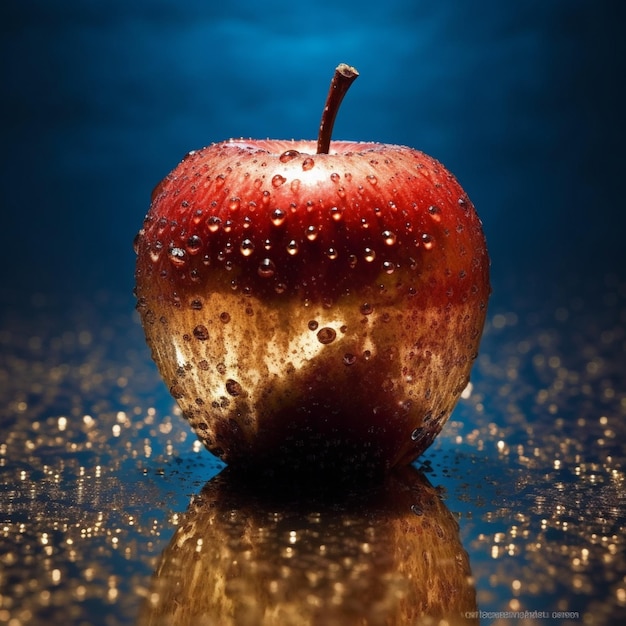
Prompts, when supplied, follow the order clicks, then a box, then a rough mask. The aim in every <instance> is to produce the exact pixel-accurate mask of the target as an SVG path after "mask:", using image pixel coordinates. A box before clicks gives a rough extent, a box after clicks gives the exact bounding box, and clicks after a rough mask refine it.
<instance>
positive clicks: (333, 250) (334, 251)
mask: <svg viewBox="0 0 626 626" xmlns="http://www.w3.org/2000/svg"><path fill="white" fill-rule="evenodd" d="M326 256H327V257H328V258H329V259H330V260H331V261H334V260H335V259H336V258H337V257H338V256H339V253H338V252H337V249H336V248H328V250H326Z"/></svg>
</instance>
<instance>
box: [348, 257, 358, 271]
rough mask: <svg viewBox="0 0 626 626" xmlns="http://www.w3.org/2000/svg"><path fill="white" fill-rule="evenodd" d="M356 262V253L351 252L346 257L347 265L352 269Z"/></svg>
mask: <svg viewBox="0 0 626 626" xmlns="http://www.w3.org/2000/svg"><path fill="white" fill-rule="evenodd" d="M358 262H359V260H358V259H357V257H356V254H351V255H350V256H349V257H348V265H350V267H351V268H352V269H354V268H355V267H356V265H357V263H358Z"/></svg>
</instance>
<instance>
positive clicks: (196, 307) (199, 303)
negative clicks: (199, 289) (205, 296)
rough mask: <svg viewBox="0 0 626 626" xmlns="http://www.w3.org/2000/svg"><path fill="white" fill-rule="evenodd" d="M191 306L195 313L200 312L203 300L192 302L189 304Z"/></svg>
mask: <svg viewBox="0 0 626 626" xmlns="http://www.w3.org/2000/svg"><path fill="white" fill-rule="evenodd" d="M189 306H190V307H191V308H192V309H193V310H194V311H200V310H202V300H199V299H198V298H196V299H194V300H192V301H191V302H190V303H189Z"/></svg>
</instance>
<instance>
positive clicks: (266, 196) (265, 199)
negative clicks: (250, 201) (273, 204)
mask: <svg viewBox="0 0 626 626" xmlns="http://www.w3.org/2000/svg"><path fill="white" fill-rule="evenodd" d="M271 196H272V194H271V193H270V192H269V191H267V189H266V190H265V191H264V192H263V195H262V196H261V203H262V204H263V205H264V206H267V205H268V204H269V203H270V198H271Z"/></svg>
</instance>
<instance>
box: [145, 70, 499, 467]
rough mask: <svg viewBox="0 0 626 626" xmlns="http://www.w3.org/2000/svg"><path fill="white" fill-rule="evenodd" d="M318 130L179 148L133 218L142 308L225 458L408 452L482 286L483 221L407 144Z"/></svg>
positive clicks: (437, 411) (485, 268)
mask: <svg viewBox="0 0 626 626" xmlns="http://www.w3.org/2000/svg"><path fill="white" fill-rule="evenodd" d="M356 76H357V73H356V70H354V69H353V68H350V67H348V66H346V65H340V66H339V67H338V68H337V70H336V72H335V76H334V77H333V81H332V82H331V89H330V92H329V97H328V100H327V103H326V108H325V110H324V115H323V117H322V124H321V127H320V133H319V138H318V141H317V142H315V141H282V140H252V139H249V140H246V139H238V140H229V141H225V142H222V143H217V144H213V145H211V146H209V147H207V148H204V149H202V150H197V151H194V152H190V153H189V154H188V155H187V156H186V157H185V158H184V159H183V161H182V162H181V163H180V164H179V165H178V166H177V167H176V168H175V169H174V170H173V171H172V172H171V173H170V174H169V175H168V176H167V177H166V178H165V179H164V180H163V181H162V182H161V183H160V184H159V185H158V186H157V187H156V189H155V190H154V192H153V196H152V205H151V207H150V210H149V212H148V214H147V216H146V218H145V221H144V225H143V228H142V230H141V231H140V232H139V234H138V236H137V238H136V241H135V249H136V252H137V255H138V257H137V266H136V295H137V308H138V310H139V312H140V314H141V320H142V323H143V327H144V330H145V334H146V339H147V342H148V344H149V346H150V348H151V350H152V356H153V358H154V360H155V362H156V364H157V366H158V367H159V370H160V372H161V374H162V376H163V378H164V380H165V381H166V383H167V385H168V386H169V389H170V392H171V394H172V395H173V396H174V398H175V399H176V400H177V402H178V404H179V405H180V407H181V409H182V412H183V415H184V416H185V418H186V419H187V420H188V421H189V423H190V424H191V426H192V428H193V429H194V431H195V432H196V434H197V435H198V437H199V438H200V440H201V441H202V442H203V443H204V444H205V445H206V447H207V448H208V449H209V450H211V451H212V452H213V453H214V454H216V455H217V456H219V457H220V458H222V459H223V460H224V461H225V462H227V463H229V464H233V465H253V466H254V465H258V464H270V465H284V466H286V467H289V468H293V467H296V466H298V467H300V468H306V467H309V468H312V469H315V470H316V471H317V470H320V469H323V468H337V469H346V468H355V467H358V468H367V469H370V470H371V471H373V472H376V471H378V470H383V471H384V470H386V469H388V468H390V467H392V466H395V465H398V464H406V463H409V462H411V461H412V460H414V459H415V458H416V457H417V456H418V455H420V454H421V453H422V452H423V451H424V450H425V449H426V448H427V447H428V446H429V445H430V444H431V443H432V441H433V439H434V438H435V437H436V435H437V434H438V433H439V432H440V430H441V428H442V426H443V425H444V423H445V422H446V420H447V419H448V417H449V416H450V413H451V412H452V410H453V408H454V406H455V404H456V402H457V400H458V398H459V396H460V394H461V392H462V391H463V389H464V388H465V386H466V385H467V382H468V380H469V374H470V370H471V367H472V363H473V361H474V359H475V357H476V355H477V351H478V346H479V342H480V337H481V334H482V329H483V325H484V321H485V315H486V305H487V300H488V297H489V292H490V287H489V259H488V254H487V248H486V244H485V238H484V235H483V230H482V225H481V222H480V220H479V218H478V216H477V214H476V212H475V210H474V206H473V205H472V203H471V201H470V200H469V198H468V196H467V194H466V193H465V192H464V191H463V189H462V188H461V186H460V185H459V183H458V182H457V180H456V179H455V178H454V176H453V175H452V174H451V173H450V172H449V171H448V170H446V168H444V166H443V165H441V164H440V163H439V162H437V161H436V160H435V159H433V158H431V157H429V156H427V155H426V154H423V153H422V152H419V151H417V150H413V149H411V148H408V147H404V146H397V145H387V144H378V143H358V142H348V141H333V142H331V141H330V135H331V132H332V126H333V122H334V118H335V115H336V113H337V108H338V106H339V103H340V102H341V100H342V98H343V95H344V94H345V91H346V90H347V87H348V86H349V84H350V83H351V82H352V81H353V80H354V78H356Z"/></svg>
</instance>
